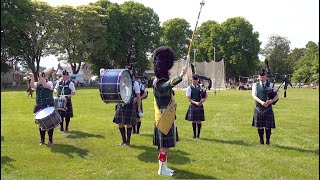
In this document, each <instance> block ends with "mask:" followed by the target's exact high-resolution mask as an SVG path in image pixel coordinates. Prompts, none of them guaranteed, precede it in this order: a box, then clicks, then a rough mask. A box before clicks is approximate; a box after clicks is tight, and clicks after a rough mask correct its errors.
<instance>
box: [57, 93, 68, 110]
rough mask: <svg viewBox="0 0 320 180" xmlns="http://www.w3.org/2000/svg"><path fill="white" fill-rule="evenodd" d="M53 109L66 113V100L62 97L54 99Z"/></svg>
mask: <svg viewBox="0 0 320 180" xmlns="http://www.w3.org/2000/svg"><path fill="white" fill-rule="evenodd" d="M54 108H55V109H56V110H62V111H66V110H67V100H66V98H65V97H63V96H59V97H54Z"/></svg>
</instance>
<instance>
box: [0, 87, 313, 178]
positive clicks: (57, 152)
mask: <svg viewBox="0 0 320 180" xmlns="http://www.w3.org/2000/svg"><path fill="white" fill-rule="evenodd" d="M149 92H151V89H149ZM280 95H281V97H280V98H281V99H280V100H279V102H278V103H277V105H276V106H274V113H275V118H276V129H274V130H273V131H272V135H271V145H270V146H266V145H265V146H262V145H260V144H259V137H258V133H257V130H256V128H254V127H252V126H251V123H252V116H253V108H254V100H253V99H252V97H251V91H237V90H227V91H224V90H221V91H218V90H217V91H216V95H215V94H214V91H210V92H209V98H208V100H207V101H206V102H205V115H206V121H205V122H204V123H203V126H202V133H201V138H200V139H192V126H191V123H190V122H187V121H185V120H184V117H185V113H186V111H187V108H188V101H187V98H186V97H185V91H182V90H177V91H176V96H175V99H176V101H177V103H178V110H177V120H176V123H177V126H178V131H179V138H180V141H179V142H178V144H177V146H176V147H175V148H172V149H170V153H169V157H168V166H169V167H170V168H171V169H174V170H176V171H177V174H176V176H174V177H160V176H158V175H157V170H158V160H157V155H158V153H157V147H155V146H153V145H152V136H153V122H154V118H153V116H154V110H153V95H152V93H150V94H149V97H148V98H147V99H146V100H144V101H143V109H144V114H145V117H144V118H143V119H142V127H141V134H140V135H135V134H134V135H133V136H132V138H131V144H132V145H131V146H129V147H128V146H118V144H119V143H120V142H121V137H120V133H119V130H118V126H117V125H116V124H114V123H113V122H112V120H113V116H114V106H115V104H105V103H104V102H103V101H102V100H101V98H100V95H99V90H98V89H97V88H90V89H89V88H88V89H85V88H81V89H77V94H76V96H74V98H73V108H74V114H75V117H74V118H72V119H71V122H70V129H69V130H70V132H69V133H64V132H60V131H59V128H56V129H55V131H54V145H53V146H52V147H48V146H39V131H38V125H36V124H35V123H34V114H33V113H32V111H33V107H34V105H35V99H31V98H28V97H27V93H26V92H25V91H18V90H15V91H10V90H6V91H2V92H1V179H215V178H218V179H319V90H318V89H293V88H289V89H288V90H287V97H286V98H284V97H283V90H282V92H280ZM47 141H48V135H47V134H46V142H47Z"/></svg>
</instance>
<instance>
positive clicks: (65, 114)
mask: <svg viewBox="0 0 320 180" xmlns="http://www.w3.org/2000/svg"><path fill="white" fill-rule="evenodd" d="M58 112H59V114H60V116H61V117H73V108H72V102H71V99H70V98H68V99H67V110H66V111H62V110H58Z"/></svg>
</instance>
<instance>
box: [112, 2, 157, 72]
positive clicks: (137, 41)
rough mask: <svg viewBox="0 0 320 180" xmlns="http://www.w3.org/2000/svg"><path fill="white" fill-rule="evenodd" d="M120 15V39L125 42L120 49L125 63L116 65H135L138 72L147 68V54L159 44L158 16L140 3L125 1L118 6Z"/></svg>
mask: <svg viewBox="0 0 320 180" xmlns="http://www.w3.org/2000/svg"><path fill="white" fill-rule="evenodd" d="M120 10H121V13H122V15H123V16H122V18H123V19H122V22H121V27H122V31H120V32H121V37H122V39H123V40H125V43H123V44H122V49H124V50H125V56H126V58H125V62H124V61H121V60H118V62H119V63H118V65H120V67H121V68H123V67H124V66H125V65H129V64H130V63H135V64H136V67H139V68H140V71H142V72H143V71H145V70H147V69H148V67H149V61H148V59H147V53H151V52H152V51H153V50H154V49H155V48H156V46H157V45H158V44H159V39H160V21H159V16H158V15H157V14H156V13H155V12H154V11H153V9H151V8H149V7H145V6H144V5H143V4H141V3H135V2H132V1H127V2H125V3H123V4H121V5H120Z"/></svg>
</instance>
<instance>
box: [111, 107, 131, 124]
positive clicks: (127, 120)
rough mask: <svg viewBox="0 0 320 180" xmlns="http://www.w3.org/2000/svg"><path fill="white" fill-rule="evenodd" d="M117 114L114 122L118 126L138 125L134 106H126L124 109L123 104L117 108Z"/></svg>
mask: <svg viewBox="0 0 320 180" xmlns="http://www.w3.org/2000/svg"><path fill="white" fill-rule="evenodd" d="M116 107H117V108H116V114H115V116H114V118H113V122H114V123H116V124H119V123H123V124H131V125H136V114H137V113H136V107H135V105H134V104H126V105H124V106H123V107H122V105H121V104H117V106H116Z"/></svg>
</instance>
